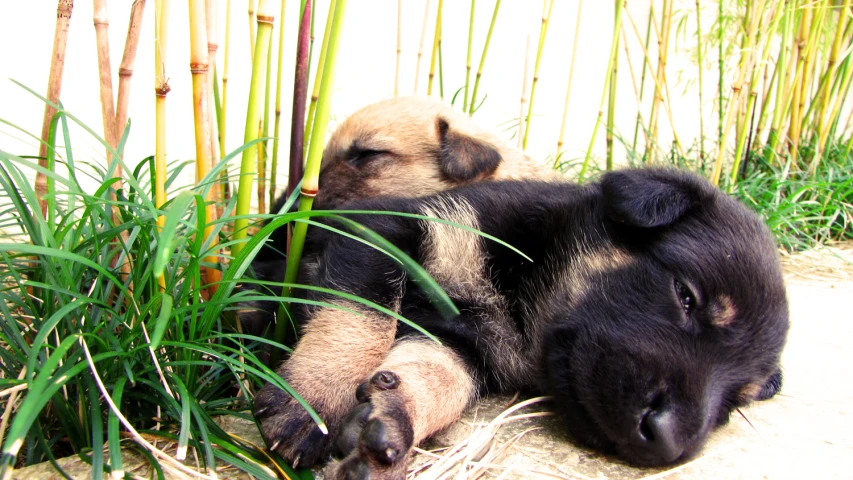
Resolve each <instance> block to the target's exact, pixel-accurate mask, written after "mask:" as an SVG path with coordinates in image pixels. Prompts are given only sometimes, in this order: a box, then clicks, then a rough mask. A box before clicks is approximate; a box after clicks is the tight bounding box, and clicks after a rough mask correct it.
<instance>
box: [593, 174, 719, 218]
mask: <svg viewBox="0 0 853 480" xmlns="http://www.w3.org/2000/svg"><path fill="white" fill-rule="evenodd" d="M601 189H602V192H603V193H604V203H605V213H606V214H607V216H608V217H610V218H611V219H613V220H615V221H617V222H620V223H624V224H627V225H631V226H634V227H647V228H652V227H662V226H665V225H670V224H672V223H675V222H676V221H677V220H678V219H680V218H681V217H682V216H683V215H684V214H685V213H687V212H688V211H689V210H690V209H691V208H693V207H694V206H697V205H699V204H701V203H702V202H703V201H705V200H709V199H710V197H711V196H712V195H713V187H711V186H710V184H707V182H706V181H705V180H703V179H700V178H698V177H696V176H695V175H693V174H688V173H685V172H680V171H677V170H671V169H640V168H638V169H628V170H620V171H615V172H609V173H607V174H605V175H604V177H602V179H601Z"/></svg>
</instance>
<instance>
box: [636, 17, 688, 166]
mask: <svg viewBox="0 0 853 480" xmlns="http://www.w3.org/2000/svg"><path fill="white" fill-rule="evenodd" d="M623 10H624V12H625V15H626V16H627V17H628V20H629V21H630V23H631V27H632V29H633V30H634V35H636V37H637V41H638V44H639V45H640V49H641V50H642V51H643V57H644V59H645V62H646V63H647V64H648V65H649V66H651V64H652V59H651V56H650V55H649V51H648V50H647V49H646V47H645V43H644V42H643V37H642V36H641V35H640V31H639V30H638V29H637V24H636V23H634V18H633V17H631V13H630V10H629V9H627V8H623ZM653 13H654V12H652V14H653ZM651 78H652V83H654V84H655V93H656V94H660V95H661V98H662V99H663V100H664V101H663V106H664V113H665V114H666V116H667V119H668V120H669V125H670V128H671V129H672V137H673V140H675V147H676V150H678V152H679V154H680V155H682V156H683V155H684V151H683V149H682V147H681V141H680V140H679V138H678V132H677V131H676V129H675V118H674V117H673V115H672V107H671V103H672V102H671V101H670V99H669V93H668V92H667V91H666V90H665V85H663V84H662V83H661V81H660V80H659V79H658V77H657V75H652V76H651ZM663 81H666V78H664V79H663ZM649 123H650V124H651V119H649ZM644 135H645V136H646V150H647V152H648V149H649V148H652V146H653V141H654V139H653V138H651V137H650V136H649V135H648V134H644ZM649 161H651V157H649Z"/></svg>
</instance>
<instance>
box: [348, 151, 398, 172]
mask: <svg viewBox="0 0 853 480" xmlns="http://www.w3.org/2000/svg"><path fill="white" fill-rule="evenodd" d="M387 153H388V152H387V151H385V150H373V149H369V148H359V149H353V150H351V151H350V154H349V155H348V156H347V160H348V161H349V162H350V163H352V164H353V165H355V166H356V167H361V166H364V165H365V164H367V163H369V162H371V161H373V160H375V159H377V158H378V157H380V156H382V155H385V154H387Z"/></svg>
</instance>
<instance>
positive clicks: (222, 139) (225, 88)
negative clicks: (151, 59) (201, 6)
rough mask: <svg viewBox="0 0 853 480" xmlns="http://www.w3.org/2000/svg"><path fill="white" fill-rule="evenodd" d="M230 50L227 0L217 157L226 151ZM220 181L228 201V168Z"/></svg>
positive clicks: (227, 2) (229, 10)
mask: <svg viewBox="0 0 853 480" xmlns="http://www.w3.org/2000/svg"><path fill="white" fill-rule="evenodd" d="M230 52H231V0H227V1H226V2H225V50H224V52H223V61H224V65H223V67H222V89H221V92H222V100H221V104H220V107H219V117H218V120H219V125H218V128H217V130H218V131H219V158H225V153H226V139H225V127H226V125H227V124H228V122H227V121H226V119H227V118H228V116H227V115H226V112H227V106H228V60H229V57H230ZM219 179H220V183H221V184H222V197H223V200H224V202H223V203H228V200H230V199H231V181H230V179H229V178H228V169H227V168H224V169H222V173H221V175H220V177H219Z"/></svg>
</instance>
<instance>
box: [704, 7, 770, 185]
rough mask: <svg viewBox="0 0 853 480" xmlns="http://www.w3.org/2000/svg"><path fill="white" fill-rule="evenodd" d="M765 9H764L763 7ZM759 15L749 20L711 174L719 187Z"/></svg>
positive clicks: (713, 181)
mask: <svg viewBox="0 0 853 480" xmlns="http://www.w3.org/2000/svg"><path fill="white" fill-rule="evenodd" d="M764 1H765V0H760V2H761V4H762V5H763V4H764ZM762 8H763V7H762ZM758 20H759V16H758V15H753V17H752V19H751V20H749V27H748V29H747V32H746V38H745V48H744V49H742V50H741V57H740V62H739V63H740V66H739V69H738V78H737V80H736V81H735V83H734V85H732V98H731V100H730V101H729V108H728V110H727V112H726V121H725V125H724V127H723V134H722V138H721V139H720V148H719V150H718V152H717V159H716V161H715V162H714V170H713V172H712V173H711V178H710V180H711V182H712V183H713V184H714V185H719V183H720V176H721V175H722V171H723V159H724V156H725V152H726V140H727V138H728V133H729V130H730V129H731V126H732V123H733V122H734V119H735V117H736V112H737V109H738V106H739V103H740V100H741V94H742V90H743V86H744V84H745V83H746V75H747V70H748V66H749V63H750V62H749V58H750V54H751V53H752V52H753V48H754V45H755V36H756V32H757V30H758Z"/></svg>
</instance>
